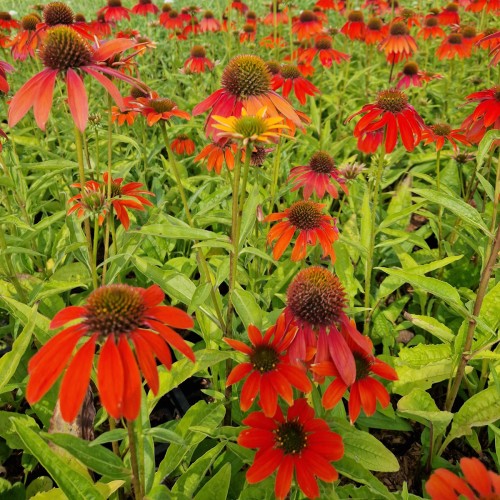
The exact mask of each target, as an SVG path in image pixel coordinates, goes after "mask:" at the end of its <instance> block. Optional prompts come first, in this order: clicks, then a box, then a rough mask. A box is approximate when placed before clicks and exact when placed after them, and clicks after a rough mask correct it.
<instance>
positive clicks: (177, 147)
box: [171, 134, 195, 155]
mask: <svg viewBox="0 0 500 500" xmlns="http://www.w3.org/2000/svg"><path fill="white" fill-rule="evenodd" d="M171 147H172V151H173V152H174V153H177V154H178V155H192V154H193V153H194V147H195V145H194V142H193V140H192V139H190V138H189V136H188V135H186V134H177V136H176V137H175V139H174V140H173V141H172V144H171Z"/></svg>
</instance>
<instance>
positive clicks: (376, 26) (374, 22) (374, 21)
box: [367, 17, 382, 31]
mask: <svg viewBox="0 0 500 500" xmlns="http://www.w3.org/2000/svg"><path fill="white" fill-rule="evenodd" d="M367 26H368V28H369V29H371V30H372V31H380V30H381V29H382V21H381V20H380V19H379V18H378V17H372V18H371V19H370V20H369V21H368V23H367Z"/></svg>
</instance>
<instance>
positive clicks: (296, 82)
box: [272, 64, 319, 106]
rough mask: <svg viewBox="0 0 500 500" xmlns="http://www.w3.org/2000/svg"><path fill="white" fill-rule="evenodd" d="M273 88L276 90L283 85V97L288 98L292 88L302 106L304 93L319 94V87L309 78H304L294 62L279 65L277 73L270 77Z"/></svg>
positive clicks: (304, 98) (304, 101) (304, 99)
mask: <svg viewBox="0 0 500 500" xmlns="http://www.w3.org/2000/svg"><path fill="white" fill-rule="evenodd" d="M272 86H273V90H278V89H280V88H281V87H283V97H286V98H288V96H289V95H290V92H291V91H292V90H293V91H294V93H295V97H296V98H297V99H298V101H299V102H300V104H302V106H303V105H304V104H305V103H306V95H310V96H315V95H316V94H319V89H318V87H316V85H313V84H312V83H311V82H310V81H309V80H306V79H305V78H304V77H303V76H302V73H301V72H300V71H299V68H298V67H297V66H295V65H294V64H284V65H283V66H281V68H280V71H279V73H277V74H275V75H273V78H272Z"/></svg>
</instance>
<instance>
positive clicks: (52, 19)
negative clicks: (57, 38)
mask: <svg viewBox="0 0 500 500" xmlns="http://www.w3.org/2000/svg"><path fill="white" fill-rule="evenodd" d="M42 18H43V22H41V23H39V24H38V25H37V27H36V33H37V34H40V35H42V36H43V35H45V33H46V32H47V30H50V29H51V28H55V27H56V26H67V27H68V28H71V29H72V30H74V31H76V32H77V33H78V34H79V35H80V36H82V37H83V38H86V39H87V40H93V39H94V35H93V34H92V33H90V32H89V27H88V26H87V23H82V22H75V13H74V12H73V10H72V9H71V7H69V6H68V5H66V4H65V3H63V2H50V3H48V4H47V5H45V6H44V8H43V13H42Z"/></svg>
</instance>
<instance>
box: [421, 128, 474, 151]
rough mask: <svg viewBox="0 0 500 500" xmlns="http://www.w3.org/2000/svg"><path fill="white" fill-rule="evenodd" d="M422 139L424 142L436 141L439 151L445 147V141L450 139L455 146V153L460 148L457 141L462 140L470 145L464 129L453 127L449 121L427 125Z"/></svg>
mask: <svg viewBox="0 0 500 500" xmlns="http://www.w3.org/2000/svg"><path fill="white" fill-rule="evenodd" d="M422 141H423V142H424V144H430V143H432V142H434V143H435V144H436V150H437V151H440V150H441V149H442V148H443V146H444V143H445V142H446V141H449V142H450V144H451V145H452V146H453V149H454V150H455V153H456V152H457V150H458V146H457V143H456V141H458V142H461V143H462V144H465V145H466V146H470V144H469V141H468V140H467V139H466V137H465V135H464V134H463V133H462V131H461V130H460V129H455V130H454V129H452V128H451V127H450V125H448V124H447V123H436V124H435V125H431V126H430V127H427V128H426V129H425V130H424V131H423V132H422Z"/></svg>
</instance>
